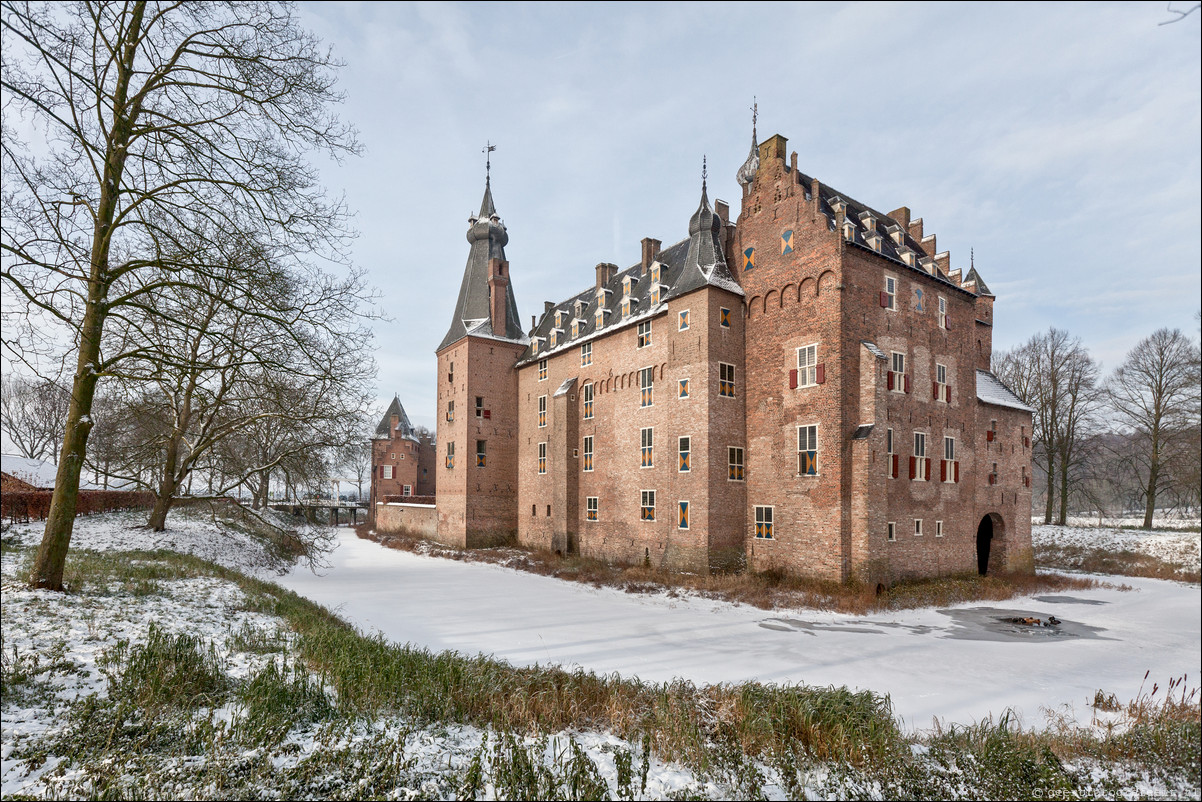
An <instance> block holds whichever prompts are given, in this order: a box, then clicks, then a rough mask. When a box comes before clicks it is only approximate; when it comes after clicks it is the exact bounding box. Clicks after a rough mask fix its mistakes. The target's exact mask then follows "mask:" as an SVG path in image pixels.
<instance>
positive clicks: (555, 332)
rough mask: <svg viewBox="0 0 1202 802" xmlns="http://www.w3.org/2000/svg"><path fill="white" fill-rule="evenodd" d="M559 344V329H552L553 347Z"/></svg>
mask: <svg viewBox="0 0 1202 802" xmlns="http://www.w3.org/2000/svg"><path fill="white" fill-rule="evenodd" d="M557 345H559V329H551V347H552V348H554V347H555V346H557Z"/></svg>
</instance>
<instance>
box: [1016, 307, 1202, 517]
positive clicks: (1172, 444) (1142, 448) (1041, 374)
mask: <svg viewBox="0 0 1202 802" xmlns="http://www.w3.org/2000/svg"><path fill="white" fill-rule="evenodd" d="M992 368H993V372H994V374H995V375H997V376H998V378H1000V379H1001V380H1002V381H1003V382H1005V383H1006V384H1007V385H1008V386H1009V387H1010V388H1011V389H1012V390H1014V391H1015V392H1016V393H1017V394H1018V396H1019V397H1020V398H1022V400H1023V401H1025V402H1026V403H1027V404H1028V405H1030V406H1031V407H1032V408H1033V409H1034V410H1035V411H1034V415H1033V418H1034V421H1033V423H1034V437H1033V442H1032V446H1033V449H1032V463H1033V468H1034V471H1035V474H1036V487H1035V493H1034V494H1033V498H1034V503H1035V504H1036V505H1037V508H1038V507H1042V511H1043V519H1044V523H1052V522H1055V523H1058V524H1064V523H1066V522H1067V519H1068V516H1069V515H1070V514H1073V513H1095V514H1097V515H1098V516H1099V518H1101V517H1102V516H1104V515H1106V514H1108V513H1118V512H1130V511H1138V512H1139V513H1140V514H1142V516H1143V527H1144V528H1145V529H1151V528H1152V523H1153V517H1154V515H1155V513H1156V512H1157V511H1158V510H1170V511H1173V510H1176V511H1196V510H1198V509H1199V507H1200V506H1202V498H1200V494H1202V398H1200V394H1199V388H1200V385H1202V352H1200V350H1199V343H1198V342H1197V341H1195V340H1191V339H1190V337H1189V336H1187V335H1186V334H1183V333H1182V332H1181V331H1180V330H1179V329H1167V328H1164V329H1159V330H1157V331H1155V332H1153V333H1152V334H1151V335H1150V336H1148V337H1146V338H1145V339H1143V340H1141V341H1140V342H1139V343H1137V344H1136V345H1135V347H1134V348H1132V349H1131V351H1130V352H1128V354H1127V355H1126V357H1125V358H1124V359H1123V361H1122V363H1121V364H1119V365H1118V367H1116V368H1115V369H1114V370H1113V371H1112V372H1111V373H1109V374H1108V375H1107V374H1104V373H1103V369H1102V366H1101V365H1100V364H1099V363H1098V361H1097V360H1095V359H1094V358H1093V356H1092V355H1091V354H1090V353H1089V349H1088V348H1086V347H1085V345H1084V344H1083V343H1082V342H1081V339H1080V338H1079V337H1074V336H1072V335H1071V334H1069V333H1068V332H1066V331H1064V330H1062V329H1057V328H1054V327H1053V328H1049V329H1048V330H1047V331H1046V332H1041V333H1039V334H1036V335H1034V336H1033V337H1032V338H1031V339H1030V340H1028V341H1027V342H1026V343H1023V344H1022V345H1020V346H1018V347H1016V348H1014V349H1012V350H1009V351H1000V352H995V353H994V355H993V364H992Z"/></svg>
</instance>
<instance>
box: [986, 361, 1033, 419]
mask: <svg viewBox="0 0 1202 802" xmlns="http://www.w3.org/2000/svg"><path fill="white" fill-rule="evenodd" d="M977 400H978V401H980V402H982V403H985V404H993V405H994V406H998V407H1010V408H1011V409H1021V410H1022V411H1023V412H1034V411H1035V410H1033V409H1031V407H1029V406H1027V405H1026V404H1024V403H1023V402H1022V399H1021V398H1019V397H1018V396H1016V395H1015V394H1014V391H1012V390H1011V389H1010V388H1009V387H1007V386H1006V385H1004V384H1002V380H1001V379H999V378H998V377H997V376H994V375H993V374H992V373H990V372H989V371H987V370H978V371H977Z"/></svg>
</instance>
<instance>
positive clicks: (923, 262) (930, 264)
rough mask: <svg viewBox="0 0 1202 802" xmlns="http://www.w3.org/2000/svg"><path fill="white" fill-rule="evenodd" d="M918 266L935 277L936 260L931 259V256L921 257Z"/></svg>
mask: <svg viewBox="0 0 1202 802" xmlns="http://www.w3.org/2000/svg"><path fill="white" fill-rule="evenodd" d="M918 266H919V267H921V268H922V269H923V270H925V271H927V272H928V273H930V274H931V275H932V276H933V275H935V260H934V259H932V258H931V257H929V256H923V257H921V258H920V259H919V260H918Z"/></svg>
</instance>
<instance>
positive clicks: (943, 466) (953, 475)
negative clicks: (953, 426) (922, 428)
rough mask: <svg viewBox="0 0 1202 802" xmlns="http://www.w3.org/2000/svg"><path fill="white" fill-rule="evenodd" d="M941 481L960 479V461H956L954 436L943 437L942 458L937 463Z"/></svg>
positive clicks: (956, 480)
mask: <svg viewBox="0 0 1202 802" xmlns="http://www.w3.org/2000/svg"><path fill="white" fill-rule="evenodd" d="M939 480H940V481H941V482H959V481H960V463H959V462H957V461H956V438H954V437H944V438H943V459H942V460H941V461H940V463H939Z"/></svg>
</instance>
